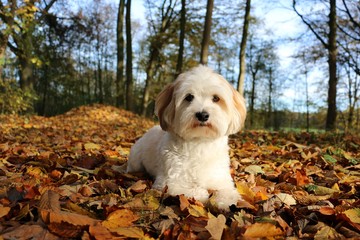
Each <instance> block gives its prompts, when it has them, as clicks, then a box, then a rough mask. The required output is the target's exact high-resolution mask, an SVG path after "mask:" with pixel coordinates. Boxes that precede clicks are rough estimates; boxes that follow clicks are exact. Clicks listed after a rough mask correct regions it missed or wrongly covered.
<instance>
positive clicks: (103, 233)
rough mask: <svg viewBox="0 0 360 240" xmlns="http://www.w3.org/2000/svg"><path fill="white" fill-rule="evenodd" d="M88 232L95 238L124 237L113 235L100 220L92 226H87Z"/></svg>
mask: <svg viewBox="0 0 360 240" xmlns="http://www.w3.org/2000/svg"><path fill="white" fill-rule="evenodd" d="M89 233H90V234H91V236H92V237H94V238H95V239H109V240H110V239H124V238H123V237H116V236H114V235H113V234H112V233H111V232H110V231H109V229H107V228H106V227H104V226H103V225H101V223H100V222H98V223H96V224H95V225H93V226H89Z"/></svg>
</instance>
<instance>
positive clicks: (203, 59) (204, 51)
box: [200, 0, 214, 65]
mask: <svg viewBox="0 0 360 240" xmlns="http://www.w3.org/2000/svg"><path fill="white" fill-rule="evenodd" d="M213 8H214V0H208V1H207V6H206V16H205V26H204V32H203V39H202V42H201V53H200V63H201V64H204V65H207V63H208V55H209V45H210V33H211V22H212V11H213Z"/></svg>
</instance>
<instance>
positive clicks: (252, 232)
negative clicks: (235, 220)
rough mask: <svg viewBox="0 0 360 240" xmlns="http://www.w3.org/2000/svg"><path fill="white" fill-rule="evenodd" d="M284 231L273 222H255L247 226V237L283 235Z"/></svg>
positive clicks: (245, 235) (245, 234)
mask: <svg viewBox="0 0 360 240" xmlns="http://www.w3.org/2000/svg"><path fill="white" fill-rule="evenodd" d="M283 234H284V233H283V231H282V230H281V229H280V228H277V227H276V226H275V225H274V224H272V223H267V222H265V223H254V224H252V225H250V226H248V227H247V228H246V231H245V233H244V237H245V238H268V237H274V236H280V235H283Z"/></svg>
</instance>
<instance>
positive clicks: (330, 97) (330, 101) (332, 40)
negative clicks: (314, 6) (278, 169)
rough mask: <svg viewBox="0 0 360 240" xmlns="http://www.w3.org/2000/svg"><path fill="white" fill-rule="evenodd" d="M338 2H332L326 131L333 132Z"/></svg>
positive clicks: (333, 0) (334, 121)
mask: <svg viewBox="0 0 360 240" xmlns="http://www.w3.org/2000/svg"><path fill="white" fill-rule="evenodd" d="M336 28H337V26H336V0H330V14H329V29H330V31H329V43H328V47H329V49H328V52H329V60H328V64H329V91H328V111H327V116H326V130H328V131H332V130H335V127H336V125H335V124H336V86H337V82H338V80H337V67H336V63H337V44H336Z"/></svg>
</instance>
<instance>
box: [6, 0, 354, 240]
mask: <svg viewBox="0 0 360 240" xmlns="http://www.w3.org/2000/svg"><path fill="white" fill-rule="evenodd" d="M230 2H232V3H230ZM266 2H270V3H266ZM273 2H277V3H278V4H279V5H278V7H281V8H282V9H285V10H286V11H289V12H291V13H292V14H293V15H294V16H295V17H296V18H297V19H298V21H299V26H297V27H298V29H296V31H294V32H296V34H295V35H294V36H292V37H289V38H278V37H276V35H275V34H276V33H278V32H279V30H278V31H276V32H272V31H271V30H270V29H266V28H264V26H265V25H266V24H264V23H265V21H266V18H264V16H263V15H261V14H260V15H259V11H257V9H258V8H262V9H268V12H267V13H271V12H272V11H275V10H276V7H274V6H273V5H272V3H273ZM134 3H136V4H134ZM142 3H143V4H144V6H145V15H146V18H140V19H135V18H133V15H132V14H134V13H136V9H133V11H131V8H133V7H134V6H139V5H138V4H139V1H131V0H126V1H125V0H118V1H110V0H109V1H105V0H90V1H85V0H84V1H72V0H23V1H16V0H12V1H3V0H0V21H1V25H0V73H1V78H0V113H1V114H0V235H1V236H0V239H64V238H66V239H125V238H126V239H129V238H130V239H210V238H211V239H225V240H226V239H284V238H286V239H291V240H292V239H316V240H317V239H319V240H320V239H360V200H359V199H360V171H359V169H360V135H359V134H356V133H358V131H359V128H360V108H359V102H358V99H359V87H360V85H359V84H360V83H359V80H360V79H359V74H360V71H359V63H360V61H359V52H360V48H359V43H360V25H359V24H360V20H359V16H360V4H359V1H355V0H338V1H336V0H329V1H325V0H299V1H296V0H293V1H285V0H284V1H259V0H253V1H250V0H246V1H245V0H244V1H225V0H216V1H214V0H207V1H205V0H201V1H195V0H194V1H193V0H181V1H180V0H179V1H176V0H162V1H160V0H154V1H151V0H144V1H142ZM285 3H286V4H287V5H285ZM282 4H284V5H282ZM286 6H287V7H286ZM260 12H261V11H260ZM130 13H131V14H130ZM255 13H256V14H255ZM277 17H278V18H284V21H288V20H289V19H287V18H286V17H285V16H277ZM288 30H289V29H286V31H288ZM290 30H291V29H290ZM280 31H285V29H280ZM289 43H291V44H290V46H293V48H294V49H291V50H292V51H291V52H293V53H294V54H293V56H292V59H291V60H289V61H290V62H289V63H288V67H287V68H284V66H283V64H282V61H283V60H282V57H283V56H281V51H278V50H279V49H280V48H281V47H283V45H284V44H289ZM289 51H290V50H289ZM199 62H200V63H203V64H207V65H209V66H211V67H213V68H214V69H215V70H216V71H218V72H220V73H221V74H223V75H224V76H225V77H226V78H227V79H228V80H229V81H230V82H231V83H232V84H233V85H234V87H236V88H237V89H238V90H239V91H240V92H241V93H242V94H244V95H245V98H246V99H247V104H248V113H249V114H248V118H247V123H246V125H247V126H246V127H247V130H246V131H243V132H241V133H238V134H234V135H232V136H230V138H229V146H230V151H229V154H230V158H231V174H232V176H233V179H234V182H235V185H236V188H237V190H238V192H239V193H240V195H241V196H242V200H239V201H238V203H237V204H236V205H233V206H231V207H230V209H229V211H226V212H224V211H220V210H219V209H217V207H216V203H215V202H214V197H216V196H215V195H216V192H215V193H214V192H213V193H212V194H211V197H210V199H209V201H208V203H206V204H205V205H204V204H202V203H200V202H197V201H195V200H194V199H187V198H186V197H184V196H183V195H180V196H169V195H168V194H167V193H166V191H157V190H154V189H152V181H151V179H150V178H149V177H148V176H145V175H141V174H134V175H131V174H127V173H126V172H125V169H126V162H127V159H128V155H129V151H130V149H131V146H132V145H133V144H134V143H135V142H136V141H137V139H139V138H140V137H141V136H142V135H143V134H144V133H145V132H146V131H147V130H148V129H149V128H150V127H152V126H154V125H155V124H156V121H153V120H151V116H152V115H153V107H154V106H153V104H154V103H153V99H154V97H155V96H156V94H157V93H158V92H159V91H160V90H161V89H162V88H163V87H164V85H165V84H167V83H169V82H171V81H173V80H174V79H175V77H176V76H177V75H178V74H179V73H180V72H181V71H183V70H186V69H188V68H190V67H192V66H195V65H197V64H199ZM205 84H206V83H205ZM291 92H292V93H293V94H294V95H295V96H292V95H291V94H289V93H291ZM287 98H288V99H287ZM70 109H71V110H70ZM129 110H130V111H129ZM135 113H136V114H135ZM139 115H142V116H139ZM259 128H265V129H266V130H259ZM278 129H280V130H283V129H284V130H304V129H306V130H308V131H311V132H306V131H269V130H278ZM319 130H321V131H319ZM323 130H328V131H327V132H325V131H324V132H323ZM354 133H355V134H354ZM264 229H265V230H266V231H264Z"/></svg>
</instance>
